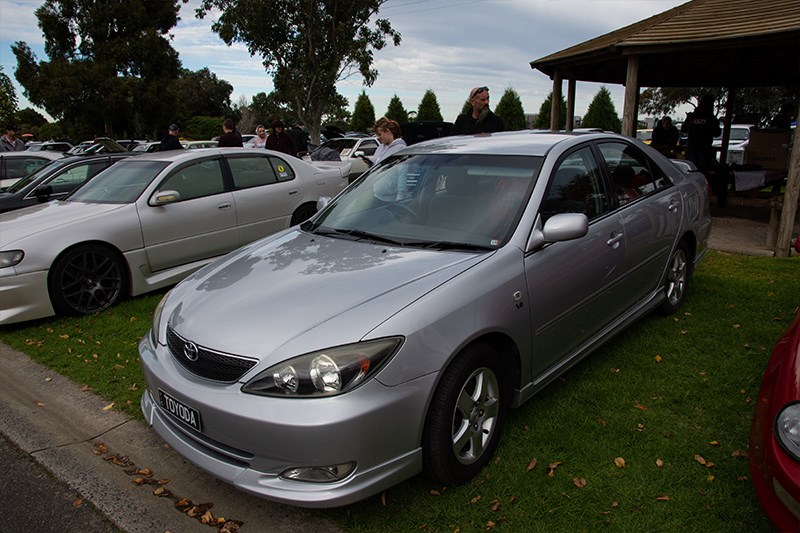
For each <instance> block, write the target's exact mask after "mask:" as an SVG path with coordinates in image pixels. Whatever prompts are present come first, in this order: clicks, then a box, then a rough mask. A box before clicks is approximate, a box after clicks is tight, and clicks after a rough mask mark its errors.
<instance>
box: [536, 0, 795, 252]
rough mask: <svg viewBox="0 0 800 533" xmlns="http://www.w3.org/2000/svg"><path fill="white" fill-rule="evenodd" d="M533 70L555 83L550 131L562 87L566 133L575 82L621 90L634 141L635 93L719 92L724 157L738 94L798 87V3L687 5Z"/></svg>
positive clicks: (751, 0) (707, 1)
mask: <svg viewBox="0 0 800 533" xmlns="http://www.w3.org/2000/svg"><path fill="white" fill-rule="evenodd" d="M531 68H533V69H536V70H539V71H541V72H543V73H545V74H547V75H548V76H549V77H550V78H551V79H552V80H553V108H552V114H551V128H553V129H557V128H558V123H559V119H560V117H559V106H558V102H560V101H561V97H562V96H561V95H562V91H561V86H562V81H563V80H567V81H568V93H567V117H566V118H567V128H568V129H571V128H572V124H573V122H574V120H573V119H574V116H575V84H576V82H577V81H591V82H598V83H614V84H621V85H624V86H625V103H624V109H623V115H622V133H623V134H624V135H628V136H631V137H634V136H635V135H636V124H637V122H638V120H637V118H638V117H637V110H638V104H639V89H640V87H725V88H727V90H728V95H729V98H728V105H729V109H728V111H729V112H728V113H726V123H725V129H724V133H723V140H722V142H723V157H724V156H725V150H726V149H727V141H728V132H729V129H730V120H731V115H732V113H731V112H730V111H731V107H730V106H732V104H733V101H734V99H735V94H736V89H737V88H740V87H775V86H800V0H691V1H689V2H687V3H685V4H682V5H680V6H677V7H675V8H673V9H670V10H668V11H665V12H663V13H660V14H658V15H655V16H653V17H650V18H648V19H645V20H642V21H640V22H637V23H635V24H631V25H630V26H626V27H624V28H621V29H619V30H616V31H613V32H611V33H608V34H606V35H602V36H600V37H597V38H595V39H591V40H589V41H586V42H584V43H581V44H577V45H575V46H572V47H570V48H567V49H565V50H562V51H560V52H556V53H554V54H551V55H549V56H545V57H543V58H541V59H537V60H535V61H532V62H531ZM798 108H800V102H798V103H797V106H796V108H795V109H798ZM798 131H800V128H796V129H795V133H794V141H793V148H792V153H791V156H790V162H789V172H788V180H787V186H786V194H785V196H784V202H783V208H782V213H781V219H780V225H779V228H778V232H777V245H776V247H775V254H776V255H779V256H785V255H788V253H789V241H790V240H791V232H792V226H793V221H794V217H795V213H796V211H797V201H798V196H799V193H800V134H798ZM723 162H724V159H723Z"/></svg>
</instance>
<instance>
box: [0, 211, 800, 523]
mask: <svg viewBox="0 0 800 533" xmlns="http://www.w3.org/2000/svg"><path fill="white" fill-rule="evenodd" d="M712 214H714V215H715V216H714V220H713V224H712V233H711V238H710V241H709V245H710V248H711V249H714V250H719V251H722V252H727V253H738V254H748V255H772V251H771V250H769V249H768V248H767V247H766V222H765V220H763V217H764V214H763V212H758V213H755V214H753V215H752V216H749V217H747V216H742V214H743V213H742V212H741V211H737V212H733V211H725V212H723V211H720V210H719V209H717V210H715V211H712ZM798 233H800V225H797V226H795V234H798ZM795 257H797V255H796V254H795ZM0 375H2V376H3V386H2V387H0V434H2V435H3V436H4V437H5V439H6V440H5V441H4V440H2V439H0V456H2V458H0V469H2V471H3V472H4V475H3V483H2V485H4V486H5V487H4V488H5V489H6V490H5V492H0V516H2V519H0V531H44V532H46V531H114V530H116V529H118V530H122V531H126V532H129V533H135V532H147V533H153V532H165V531H171V532H184V531H188V532H191V531H203V532H206V533H207V532H208V531H213V529H211V528H210V527H209V525H208V524H205V523H203V522H202V521H201V517H203V516H205V520H206V522H209V521H212V520H213V521H214V523H216V529H219V530H224V529H225V528H227V529H228V530H229V531H231V532H236V531H242V532H246V531H259V532H260V531H270V532H278V533H282V532H288V533H292V532H298V533H300V532H303V533H305V532H307V531H314V532H321V533H324V532H335V531H339V529H337V527H336V526H335V525H334V524H333V523H332V522H330V521H328V520H327V519H326V517H325V512H324V511H307V510H303V509H297V508H293V507H288V506H283V505H278V504H274V503H271V502H269V501H267V500H264V499H261V498H257V497H255V496H251V495H248V494H245V493H243V492H240V491H238V490H236V489H235V488H233V487H232V486H230V485H228V484H226V483H223V482H221V481H218V480H216V479H214V478H213V477H211V476H210V475H208V474H206V473H205V472H203V471H201V470H199V469H198V468H196V467H195V466H193V465H192V464H191V463H189V462H187V461H186V460H184V459H183V458H182V457H181V456H180V455H179V454H177V453H176V452H175V451H174V450H172V449H171V448H170V447H169V446H167V445H166V444H164V442H163V441H162V440H161V439H160V438H159V437H158V436H157V435H156V434H155V432H154V431H152V430H151V429H150V428H149V427H147V425H146V424H144V423H143V422H140V421H138V420H131V419H129V418H128V417H127V416H125V415H124V414H122V413H120V412H119V411H116V410H114V409H113V408H109V407H108V405H107V404H108V402H106V401H104V400H103V399H101V398H100V397H98V396H96V395H95V394H93V393H92V392H89V391H84V390H82V388H81V387H80V386H79V385H76V384H75V383H73V382H71V381H70V380H68V379H67V378H65V377H63V376H61V375H59V374H58V373H57V372H54V371H52V370H50V369H48V368H46V367H44V366H42V365H40V364H38V363H36V362H34V361H33V360H31V359H30V358H29V357H28V356H26V355H24V354H22V353H20V352H17V351H16V350H13V349H11V348H9V347H8V346H6V345H5V344H3V343H2V342H0ZM31 460H33V461H35V463H33V462H32V461H31ZM20 470H23V471H24V472H26V473H27V474H23V475H21V476H20V475H17V474H18V473H19V471H20ZM10 471H14V472H13V474H14V476H15V477H12V475H10V474H11V473H12V472H10ZM34 493H38V494H36V497H38V498H41V497H42V496H44V499H42V500H31V503H30V504H27V505H26V504H24V503H17V502H18V501H20V500H19V499H16V500H15V499H12V498H11V496H15V497H16V496H18V495H19V494H22V495H27V496H28V497H29V498H33V497H34ZM25 499H26V498H22V500H25ZM98 512H99V513H100V514H98ZM87 513H88V514H87ZM48 515H49V516H48ZM65 515H68V516H69V518H62V519H61V524H60V525H61V527H60V528H59V527H58V521H53V519H54V517H59V516H65ZM190 515H195V516H194V517H192V516H190ZM16 524H18V525H20V526H21V527H16ZM75 524H78V525H75ZM80 524H83V525H84V526H85V527H82V526H80ZM95 524H96V526H95ZM9 527H10V529H8V528H9ZM73 528H75V529H73Z"/></svg>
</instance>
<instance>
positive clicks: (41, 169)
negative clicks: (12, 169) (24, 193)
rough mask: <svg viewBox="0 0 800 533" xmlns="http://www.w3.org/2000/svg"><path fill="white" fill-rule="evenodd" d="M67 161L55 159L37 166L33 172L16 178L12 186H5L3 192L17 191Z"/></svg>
mask: <svg viewBox="0 0 800 533" xmlns="http://www.w3.org/2000/svg"><path fill="white" fill-rule="evenodd" d="M67 163H68V162H65V161H64V160H63V159H62V160H59V159H56V160H54V161H51V162H49V163H47V164H46V165H44V166H41V167H39V168H37V169H36V170H35V171H34V172H31V173H30V174H28V175H27V176H25V177H24V178H22V179H20V180H18V181H17V182H16V183H14V184H13V185H12V186H10V187H9V188H7V189H6V190H5V191H3V192H8V193H14V192H19V191H21V190H22V189H24V188H25V187H27V186H28V185H30V184H31V183H33V182H34V181H36V180H38V179H39V177H41V176H44V175H45V174H50V172H51V171H55V170H56V169H58V168H60V167H62V166H64V165H66V164H67Z"/></svg>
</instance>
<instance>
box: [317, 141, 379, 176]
mask: <svg viewBox="0 0 800 533" xmlns="http://www.w3.org/2000/svg"><path fill="white" fill-rule="evenodd" d="M377 149H378V138H377V137H337V138H335V139H328V140H327V141H325V142H324V143H322V144H321V145H320V146H319V147H317V148H316V149H315V150H314V151H312V152H309V153H308V154H306V155H304V156H303V159H305V160H306V161H319V160H321V159H318V157H319V154H324V153H326V152H328V153H332V154H333V153H335V154H338V156H339V160H340V161H343V162H345V163H350V165H351V168H350V177H349V180H350V181H351V182H352V181H355V179H356V178H358V177H359V176H360V175H361V174H363V173H364V172H365V171H366V170H367V169H368V168H369V165H368V164H367V163H366V162H365V161H364V160H363V159H362V158H361V156H362V155H363V156H371V155H375V150H377ZM323 160H327V159H323Z"/></svg>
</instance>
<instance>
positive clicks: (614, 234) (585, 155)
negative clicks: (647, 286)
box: [524, 144, 626, 381]
mask: <svg viewBox="0 0 800 533" xmlns="http://www.w3.org/2000/svg"><path fill="white" fill-rule="evenodd" d="M610 200H611V199H610V195H609V191H608V186H607V183H606V181H605V180H604V178H603V176H602V172H601V170H600V166H599V163H598V161H597V159H596V156H595V153H594V152H593V150H592V149H591V147H590V146H589V145H588V144H587V145H583V146H582V147H580V148H578V149H576V150H575V151H573V152H571V153H569V154H567V155H566V156H565V157H563V158H562V159H561V161H560V162H559V163H558V164H557V165H556V166H555V167H554V170H553V172H552V173H551V175H550V176H549V178H548V186H547V190H546V192H545V195H544V197H543V199H542V201H541V204H540V207H539V216H540V217H541V218H542V221H543V222H544V221H546V220H547V219H548V218H550V217H552V216H553V215H556V214H559V213H584V214H585V215H586V216H587V217H588V218H589V229H588V233H587V234H586V235H585V236H584V237H581V238H579V239H575V240H570V241H563V242H555V243H550V244H547V245H545V246H544V247H542V248H540V249H538V250H535V251H533V252H531V253H528V254H527V255H526V257H525V260H524V261H525V273H526V277H527V287H528V301H529V302H530V305H529V311H530V320H531V325H532V328H531V331H532V346H533V361H532V371H533V376H534V381H537V379H545V376H546V375H548V374H549V373H550V372H551V371H553V370H556V369H557V368H558V367H560V366H561V365H562V364H565V363H567V362H568V360H569V359H571V357H572V355H573V354H574V353H575V352H576V351H577V350H579V349H580V348H581V347H582V346H584V345H586V344H587V343H588V342H590V341H591V340H592V338H593V337H595V336H596V335H598V333H599V332H601V331H602V330H603V328H605V327H606V326H608V325H609V324H610V323H611V322H612V321H613V320H614V319H615V318H616V317H618V316H619V315H620V314H621V313H623V312H624V305H623V304H622V303H621V302H620V300H619V298H618V292H619V287H618V285H619V281H620V277H621V275H622V273H623V272H622V267H623V265H624V263H625V254H626V242H625V240H624V238H623V224H622V218H621V217H620V215H619V213H616V212H614V211H612V203H611V201H610Z"/></svg>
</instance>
